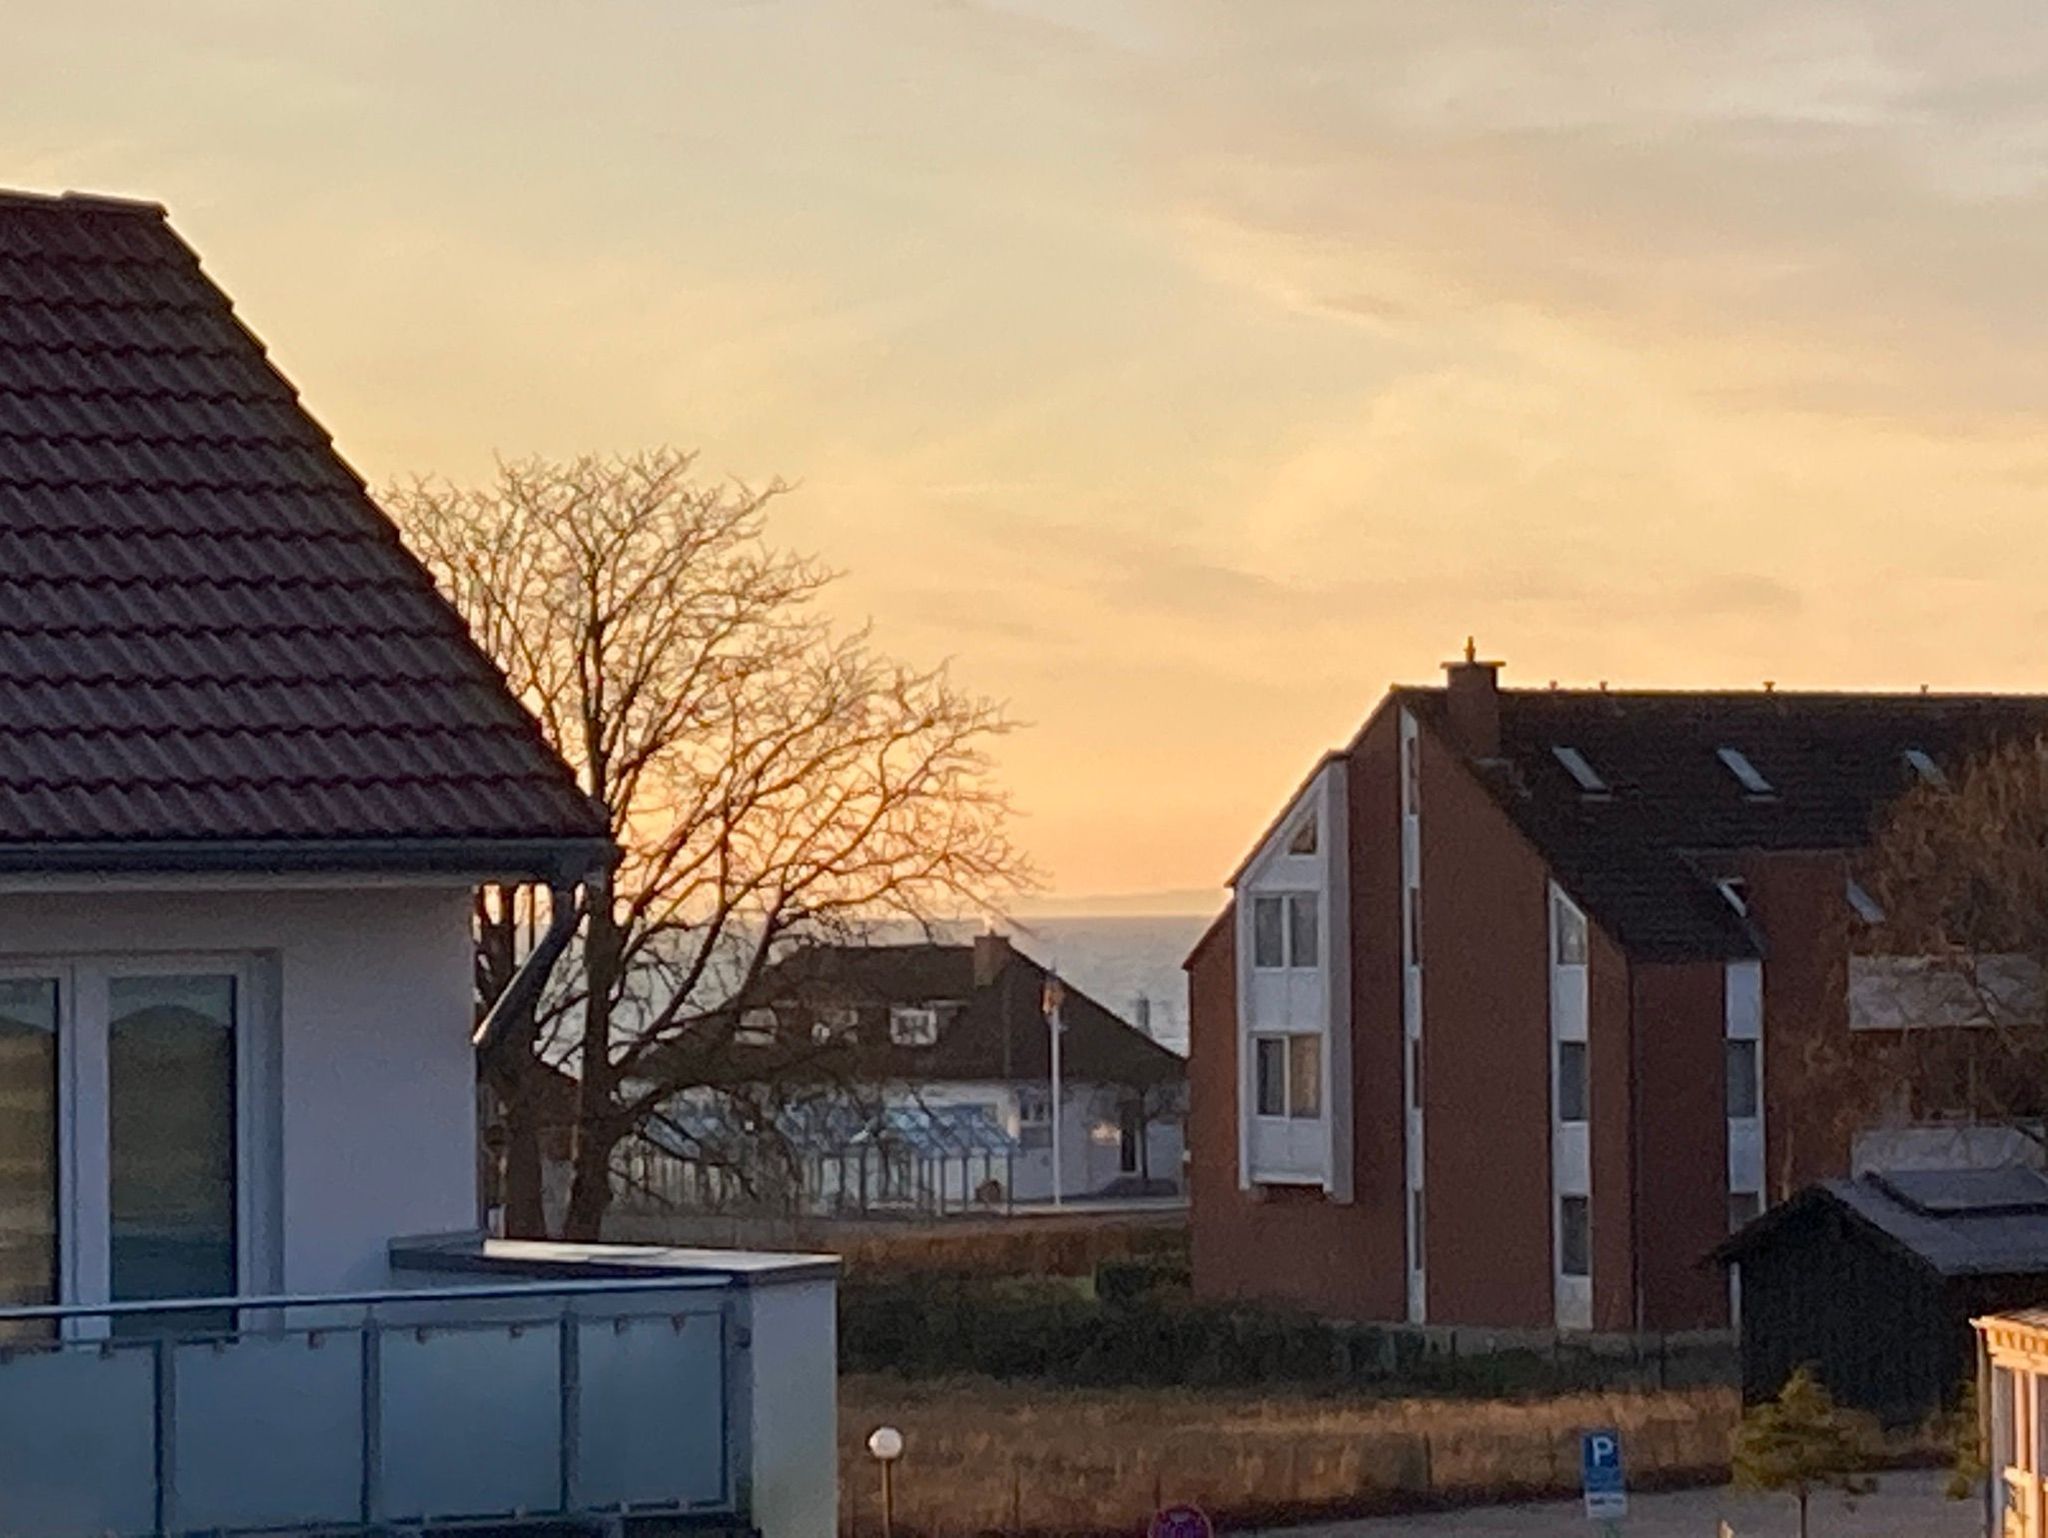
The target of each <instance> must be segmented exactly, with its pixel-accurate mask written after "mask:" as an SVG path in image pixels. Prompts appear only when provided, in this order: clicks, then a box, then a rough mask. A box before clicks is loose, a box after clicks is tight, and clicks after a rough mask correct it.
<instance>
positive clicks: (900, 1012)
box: [889, 1004, 939, 1047]
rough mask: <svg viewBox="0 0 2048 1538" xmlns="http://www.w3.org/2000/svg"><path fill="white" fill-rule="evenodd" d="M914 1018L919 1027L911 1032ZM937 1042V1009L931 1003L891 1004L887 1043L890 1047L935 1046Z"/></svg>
mask: <svg viewBox="0 0 2048 1538" xmlns="http://www.w3.org/2000/svg"><path fill="white" fill-rule="evenodd" d="M913 1020H915V1021H916V1022H918V1024H919V1029H918V1030H917V1031H916V1032H914V1033H913V1032H912V1031H911V1030H910V1029H909V1026H910V1023H911V1022H912V1021H913ZM938 1044H939V1011H938V1007H937V1006H936V1005H933V1004H891V1005H890V1006H889V1045H890V1046H892V1047H935V1046H937V1045H938Z"/></svg>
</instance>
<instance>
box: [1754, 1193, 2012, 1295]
mask: <svg viewBox="0 0 2048 1538" xmlns="http://www.w3.org/2000/svg"><path fill="white" fill-rule="evenodd" d="M1827 1208H1834V1209H1837V1210H1839V1211H1842V1212H1845V1213H1847V1214H1848V1215H1849V1216H1850V1217H1851V1218H1853V1219H1855V1220H1856V1221H1858V1222H1860V1223H1862V1224H1864V1225H1865V1226H1866V1227H1868V1228H1870V1229H1873V1230H1875V1231H1876V1232H1877V1233H1878V1234H1880V1235H1882V1236H1883V1237H1884V1238H1886V1239H1887V1240H1889V1241H1890V1242H1891V1243H1892V1244H1894V1245H1896V1246H1897V1247H1898V1248H1900V1249H1902V1250H1904V1251H1906V1252H1907V1253H1908V1254H1910V1255H1912V1256H1913V1257H1915V1258H1916V1259H1917V1260H1919V1261H1920V1263H1921V1264H1923V1265H1925V1266H1926V1267H1927V1268H1928V1269H1929V1270H1931V1271H1934V1272H1936V1273H1937V1274H1939V1275H1941V1276H2030V1275H2043V1274H2048V1179H2044V1178H2043V1177H2042V1176H2041V1175H2040V1173H2038V1172H2037V1171H2035V1170H2031V1169H2018V1168H2011V1169H1985V1170H1898V1171H1891V1172H1888V1173H1885V1174H1881V1175H1862V1176H1859V1177H1858V1178H1856V1179H1854V1180H1830V1181H1826V1182H1824V1183H1822V1184H1820V1185H1817V1186H1810V1187H1808V1188H1807V1189H1806V1190H1804V1191H1802V1192H1800V1193H1799V1195H1798V1196H1796V1197H1794V1198H1793V1199H1792V1200H1791V1201H1789V1202H1787V1203H1785V1204H1784V1205H1783V1206H1780V1207H1775V1208H1773V1209H1772V1210H1771V1211H1769V1212H1767V1213H1765V1214H1764V1215H1763V1216H1762V1217H1760V1218H1757V1219H1756V1220H1755V1221H1754V1222H1752V1223H1751V1224H1750V1225H1749V1226H1748V1227H1746V1228H1744V1229H1743V1230H1742V1231H1741V1232H1740V1233H1738V1234H1736V1235H1735V1236H1734V1237H1733V1238H1731V1239H1729V1240H1728V1241H1727V1242H1726V1243H1724V1244H1723V1245H1722V1246H1721V1248H1720V1249H1719V1250H1718V1251H1716V1253H1717V1254H1718V1255H1720V1256H1722V1257H1723V1258H1725V1259H1733V1260H1740V1259H1741V1258H1742V1257H1743V1255H1744V1254H1746V1253H1748V1252H1749V1251H1751V1250H1753V1249H1756V1248H1758V1247H1760V1246H1764V1245H1768V1244H1769V1243H1770V1242H1771V1239H1772V1236H1773V1235H1774V1234H1776V1233H1778V1232H1780V1231H1781V1230H1782V1229H1783V1228H1784V1227H1785V1226H1786V1225H1789V1224H1796V1223H1801V1222H1804V1221H1807V1220H1808V1219H1809V1218H1810V1217H1811V1215H1812V1214H1814V1213H1815V1212H1817V1211H1820V1210H1824V1209H1827Z"/></svg>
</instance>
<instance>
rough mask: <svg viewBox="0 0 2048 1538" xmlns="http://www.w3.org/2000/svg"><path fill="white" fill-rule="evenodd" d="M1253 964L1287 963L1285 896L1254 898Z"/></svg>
mask: <svg viewBox="0 0 2048 1538" xmlns="http://www.w3.org/2000/svg"><path fill="white" fill-rule="evenodd" d="M1252 965H1253V966H1255V967H1267V968H1273V967H1284V966H1286V965H1287V903H1286V901H1285V899H1283V898H1279V897H1254V898H1253V899H1252Z"/></svg>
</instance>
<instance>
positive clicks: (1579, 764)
mask: <svg viewBox="0 0 2048 1538" xmlns="http://www.w3.org/2000/svg"><path fill="white" fill-rule="evenodd" d="M1550 751H1551V754H1552V756H1554V757H1555V758H1556V759H1557V761H1558V762H1559V763H1560V764H1563V765H1564V772H1565V773H1566V774H1568V775H1570V776H1571V777H1572V778H1573V779H1575V780H1577V781H1578V782H1579V789H1580V790H1582V791H1584V792H1585V793H1586V794H1587V795H1589V796H1604V795H1606V794H1607V793H1608V791H1607V782H1606V781H1605V780H1603V779H1601V778H1600V771H1599V770H1597V769H1595V768H1594V767H1593V766H1592V765H1591V764H1589V763H1587V762H1586V755H1585V754H1583V753H1581V752H1580V751H1579V750H1578V749H1577V748H1567V747H1563V746H1558V747H1553V748H1552V749H1551V750H1550Z"/></svg>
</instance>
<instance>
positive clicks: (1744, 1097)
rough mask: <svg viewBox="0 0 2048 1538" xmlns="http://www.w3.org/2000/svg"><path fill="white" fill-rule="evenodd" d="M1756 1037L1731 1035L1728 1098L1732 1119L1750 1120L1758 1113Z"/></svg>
mask: <svg viewBox="0 0 2048 1538" xmlns="http://www.w3.org/2000/svg"><path fill="white" fill-rule="evenodd" d="M1759 1045H1760V1043H1758V1042H1757V1041H1756V1040H1755V1039H1754V1038H1743V1037H1731V1038H1730V1039H1729V1040H1728V1041H1727V1042H1725V1043H1724V1046H1725V1047H1726V1049H1727V1062H1728V1068H1727V1084H1728V1091H1727V1098H1728V1119H1729V1120H1730V1121H1750V1120H1753V1119H1754V1118H1755V1116H1756V1115H1757V1098H1758V1097H1757V1056H1756V1054H1757V1047H1758V1046H1759Z"/></svg>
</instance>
